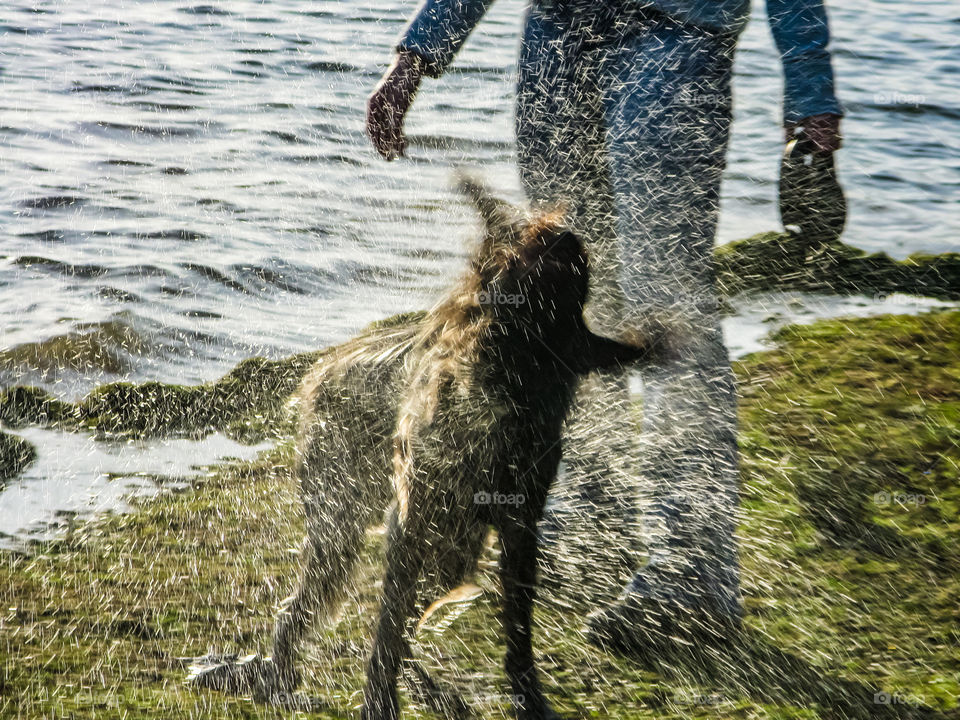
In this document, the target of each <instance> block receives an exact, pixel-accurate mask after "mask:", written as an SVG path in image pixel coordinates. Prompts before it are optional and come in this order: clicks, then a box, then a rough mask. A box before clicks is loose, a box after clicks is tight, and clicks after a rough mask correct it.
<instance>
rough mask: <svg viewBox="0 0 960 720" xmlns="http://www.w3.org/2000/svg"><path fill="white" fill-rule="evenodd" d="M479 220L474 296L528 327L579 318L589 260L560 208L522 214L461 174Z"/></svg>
mask: <svg viewBox="0 0 960 720" xmlns="http://www.w3.org/2000/svg"><path fill="white" fill-rule="evenodd" d="M460 188H461V190H462V191H463V192H464V193H465V194H466V195H467V196H468V197H469V198H470V199H471V200H472V202H473V204H474V206H475V207H476V208H477V211H478V212H479V213H480V216H481V218H482V219H483V222H484V233H483V240H482V241H481V243H480V245H479V247H478V248H477V250H476V252H475V253H474V256H473V258H472V272H473V273H474V274H475V277H476V288H477V302H478V303H479V304H480V305H481V307H482V309H483V310H484V312H485V313H489V314H490V315H491V316H492V317H494V318H497V319H499V320H500V321H510V320H513V321H515V322H518V323H522V324H523V325H525V326H527V328H528V329H530V330H534V331H537V330H543V331H545V330H548V329H555V328H556V327H557V326H558V325H559V326H563V325H567V324H570V323H574V322H580V321H581V316H582V314H583V307H584V304H585V303H586V300H587V286H588V272H589V261H588V257H587V252H586V249H585V248H584V244H583V241H582V240H581V239H580V237H579V236H577V235H576V234H575V233H574V232H572V231H571V230H570V229H569V228H567V227H566V226H565V224H564V215H565V213H564V211H563V210H562V209H555V210H552V211H547V212H538V213H533V214H526V213H523V212H521V211H519V210H518V209H517V208H515V207H513V206H512V205H510V204H509V203H506V202H504V201H502V200H499V199H497V198H494V197H493V196H491V195H490V194H489V192H488V191H487V190H486V188H485V187H484V186H483V185H481V184H479V183H477V182H476V181H474V180H470V179H461V181H460Z"/></svg>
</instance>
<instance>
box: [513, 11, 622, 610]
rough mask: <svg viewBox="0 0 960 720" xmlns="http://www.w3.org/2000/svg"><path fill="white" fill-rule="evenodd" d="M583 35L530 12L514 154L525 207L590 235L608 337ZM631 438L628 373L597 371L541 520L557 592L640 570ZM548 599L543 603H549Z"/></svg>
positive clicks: (598, 137)
mask: <svg viewBox="0 0 960 720" xmlns="http://www.w3.org/2000/svg"><path fill="white" fill-rule="evenodd" d="M584 39H585V33H583V32H578V31H577V30H576V28H574V27H572V23H571V21H570V19H569V18H567V19H565V18H563V17H562V16H558V15H557V14H555V13H549V12H548V13H544V12H541V11H538V10H537V9H534V10H532V11H531V14H530V16H529V18H528V21H527V24H526V30H525V33H524V38H523V44H522V46H521V56H520V63H519V81H518V92H517V152H518V163H519V167H520V179H521V182H522V183H523V187H524V190H525V192H526V194H527V197H528V198H529V200H530V202H531V203H532V204H533V205H535V206H536V205H541V206H550V205H552V204H557V203H562V204H564V205H565V206H567V207H568V208H569V214H570V220H571V224H572V225H573V227H574V229H575V230H576V231H577V232H578V233H579V234H580V235H581V236H583V237H584V238H585V240H586V243H587V246H588V249H589V252H590V263H591V272H590V283H591V287H590V303H589V307H588V310H587V312H588V315H589V316H590V317H591V321H592V322H593V323H594V325H595V329H596V330H597V331H598V332H602V327H603V326H604V325H605V324H609V318H614V317H617V316H618V315H619V314H620V313H621V307H622V303H620V301H619V298H618V293H619V288H618V286H617V283H616V280H617V278H618V277H619V270H618V258H617V254H616V252H615V237H616V233H615V221H614V218H615V215H614V203H613V197H612V195H611V193H610V183H609V179H608V168H607V157H606V150H605V139H604V129H603V128H604V109H603V95H602V90H601V87H600V85H599V83H598V80H599V76H600V70H601V65H602V56H603V52H602V50H601V49H598V48H596V47H594V48H586V47H584ZM604 319H607V320H608V322H606V323H605V322H604ZM636 433H637V428H636V426H635V424H634V422H633V419H632V416H631V412H630V399H629V393H628V389H627V379H626V376H625V374H624V373H622V372H621V373H595V374H593V375H591V376H590V377H589V378H588V379H587V380H586V381H585V382H584V383H583V384H582V386H581V388H580V391H579V392H578V395H577V401H576V403H575V406H574V408H573V410H572V412H571V419H570V421H569V422H568V424H567V427H566V429H565V433H564V457H563V464H562V468H561V472H560V475H559V476H558V478H557V480H556V481H555V482H554V486H553V488H552V489H551V491H550V497H549V500H548V504H547V508H546V510H545V516H544V520H543V521H542V522H541V525H540V536H541V548H542V550H541V558H542V560H541V578H540V582H541V585H544V586H546V587H547V588H548V589H553V590H557V589H559V588H562V592H557V593H555V596H556V598H557V599H561V598H562V602H564V603H569V602H570V601H571V600H573V601H574V603H575V604H577V605H580V606H591V605H594V606H595V603H596V602H598V601H600V600H601V599H606V600H611V599H613V598H615V597H616V595H617V594H618V593H619V592H620V590H621V589H622V588H623V585H624V583H625V582H627V581H628V580H629V578H630V576H631V574H632V571H633V570H634V569H635V559H634V557H635V553H636V551H637V545H636V541H635V539H636V537H637V536H638V532H637V528H636V527H635V526H633V525H631V524H630V523H629V522H628V521H627V518H628V517H629V516H630V512H631V510H632V508H631V507H630V503H628V502H627V499H628V498H629V497H630V495H631V493H630V492H629V490H628V489H629V488H630V487H631V486H632V485H633V481H632V473H631V472H629V471H630V470H632V467H631V463H630V462H629V457H630V455H631V453H630V447H631V446H632V445H633V444H635V436H636ZM631 547H632V548H633V552H630V551H629V550H630V548H631ZM552 595H553V594H551V593H541V598H543V599H544V600H546V601H548V602H549V601H550V600H551V597H552Z"/></svg>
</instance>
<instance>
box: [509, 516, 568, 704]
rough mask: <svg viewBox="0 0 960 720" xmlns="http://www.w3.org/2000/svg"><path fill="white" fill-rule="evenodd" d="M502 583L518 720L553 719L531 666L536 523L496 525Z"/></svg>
mask: <svg viewBox="0 0 960 720" xmlns="http://www.w3.org/2000/svg"><path fill="white" fill-rule="evenodd" d="M499 525H500V527H499V531H500V543H501V549H502V552H501V555H500V577H501V582H502V584H503V629H504V633H505V634H506V642H507V656H506V670H507V676H508V677H509V678H510V684H511V688H512V691H513V698H512V700H513V706H514V710H515V712H516V715H517V718H519V720H545V719H551V718H556V717H557V716H556V714H555V713H554V712H553V710H552V709H551V708H550V706H549V705H548V704H547V701H546V699H545V698H544V696H543V692H542V691H541V689H540V679H539V677H538V676H537V671H536V668H535V667H534V663H533V648H532V645H531V619H532V614H533V601H534V596H535V592H536V567H537V535H536V523H535V522H528V519H527V518H526V517H509V516H508V517H507V518H506V519H505V520H504V521H503V522H501V523H499Z"/></svg>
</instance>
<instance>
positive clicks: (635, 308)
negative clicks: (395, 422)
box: [516, 0, 740, 616]
mask: <svg viewBox="0 0 960 720" xmlns="http://www.w3.org/2000/svg"><path fill="white" fill-rule="evenodd" d="M597 5H603V4H598V3H592V6H594V7H591V4H587V3H583V4H582V7H581V8H580V9H578V8H577V2H575V1H574V2H571V1H570V0H567V2H564V3H562V6H561V4H560V3H558V5H557V6H556V7H552V8H545V7H543V6H542V5H536V4H535V6H534V7H533V8H532V9H531V11H530V14H529V16H528V18H527V23H526V29H525V32H524V38H523V45H522V49H521V56H520V66H519V83H518V93H517V96H518V103H517V126H516V127H517V141H518V149H519V150H518V151H519V164H520V174H521V180H522V182H523V185H524V189H525V190H526V192H527V195H528V197H529V198H530V200H531V201H532V202H533V203H534V204H544V205H550V204H555V203H558V202H562V203H565V204H566V205H567V206H568V207H569V209H570V215H571V222H572V224H573V226H574V228H575V229H576V230H578V231H579V232H580V233H581V234H582V235H583V236H584V237H585V238H586V240H587V243H588V247H589V248H590V253H591V268H592V270H591V298H590V303H589V307H588V310H587V314H588V320H589V322H590V323H591V325H592V326H593V329H594V330H595V331H597V332H599V333H601V334H607V335H613V334H616V333H617V332H618V330H620V329H622V328H623V327H634V328H642V327H643V326H644V325H645V323H647V322H648V321H650V320H651V319H656V320H658V321H660V322H667V323H668V324H669V325H670V326H671V327H672V328H673V329H674V330H675V332H676V336H677V338H678V340H677V342H678V351H679V352H678V358H677V359H676V360H675V361H671V362H669V363H668V364H665V365H661V366H657V367H651V368H644V370H643V371H642V380H643V389H644V392H643V420H642V432H641V433H640V440H639V442H638V441H637V439H636V438H637V433H636V429H635V427H634V426H633V423H632V421H631V419H630V416H631V413H630V404H629V396H628V392H629V391H628V386H627V382H626V379H625V378H624V377H623V376H622V374H621V376H619V377H618V376H616V375H608V376H605V377H601V376H596V377H593V378H591V379H589V380H588V381H587V382H586V383H585V384H584V386H583V387H582V389H581V392H580V394H579V397H578V404H577V407H576V408H575V412H574V415H573V419H572V420H571V422H570V423H569V429H568V432H567V436H566V444H565V454H564V463H565V466H566V468H567V470H566V473H565V475H564V476H563V477H562V478H561V480H559V481H558V487H557V489H556V492H555V493H554V498H553V500H552V502H551V504H550V506H549V510H550V512H549V515H548V518H547V525H552V526H554V528H556V527H559V528H560V529H559V531H557V533H558V537H557V539H556V543H557V547H551V545H552V543H549V542H548V547H547V548H546V554H547V555H548V556H549V555H550V553H551V552H554V553H563V555H564V557H563V558H562V562H560V563H559V564H560V565H564V566H566V567H567V568H568V569H569V568H570V567H572V566H576V565H577V564H578V563H580V564H581V565H582V566H583V575H584V577H580V578H573V580H574V582H573V585H574V586H575V588H584V587H588V586H590V585H591V582H590V580H589V578H587V577H586V576H587V575H588V574H590V572H591V571H593V572H594V574H596V572H599V571H597V570H595V568H597V567H598V564H600V565H602V561H601V559H600V555H602V554H609V551H610V549H621V550H622V549H623V548H624V547H629V546H630V543H631V540H632V538H631V537H630V536H629V534H630V532H631V530H630V528H631V517H632V515H633V514H636V510H637V508H642V509H643V521H644V525H645V526H644V532H643V542H644V544H645V545H646V548H647V552H648V560H647V563H646V564H645V565H644V566H643V567H642V568H640V569H639V570H636V568H637V565H638V564H639V562H638V559H637V557H636V555H634V556H633V558H632V563H633V565H632V570H634V571H636V572H632V575H633V579H632V580H631V581H630V582H629V584H628V585H627V589H626V592H635V593H640V594H642V595H646V596H649V597H651V598H654V599H657V600H663V601H667V602H674V603H679V604H680V605H682V606H684V607H691V608H695V609H702V610H705V611H708V612H711V613H720V614H723V615H725V616H739V614H740V594H739V564H738V559H737V548H736V541H735V539H734V530H735V527H736V515H737V508H738V467H737V445H736V410H737V407H736V390H735V386H734V381H733V376H732V373H731V370H730V363H729V359H728V356H727V351H726V348H725V346H724V343H723V335H722V331H721V328H720V312H719V306H718V302H717V293H716V288H715V281H714V272H713V266H712V249H713V244H714V236H715V233H716V225H717V218H718V214H719V189H720V179H721V174H722V171H723V167H724V162H725V154H726V146H727V138H728V133H729V126H730V118H731V109H730V105H731V97H730V79H731V74H732V67H731V66H732V61H733V53H734V47H735V39H734V38H733V37H730V36H722V35H713V34H709V33H707V32H705V31H703V30H700V29H695V28H691V27H687V26H684V25H681V24H679V23H678V22H676V21H673V20H670V19H668V18H666V17H663V16H656V15H648V16H646V17H644V18H643V20H642V22H639V23H638V22H635V18H634V21H631V22H624V20H623V18H624V13H623V12H622V11H616V10H614V11H612V12H609V13H608V14H607V15H606V16H601V15H599V14H598V13H599V12H602V10H599V9H597V8H596V7H595V6H597ZM631 511H633V513H632V512H631ZM565 536H567V537H573V538H576V537H579V538H580V540H581V541H580V542H579V543H578V542H574V543H573V544H568V545H566V546H565V545H564V537H565ZM604 536H608V539H609V541H610V542H609V543H608V545H610V547H608V548H606V549H603V545H604V542H603V541H602V538H603V537H604ZM584 540H585V542H584ZM598 545H599V546H600V547H599V548H598V547H597V546H598ZM564 547H565V549H563V550H560V549H558V548H564ZM601 574H605V575H608V574H609V573H608V572H607V571H606V570H604V571H603V572H602V573H601ZM595 579H596V578H594V580H595ZM595 584H596V583H593V585H594V586H595ZM575 588H574V590H575ZM618 589H619V588H618Z"/></svg>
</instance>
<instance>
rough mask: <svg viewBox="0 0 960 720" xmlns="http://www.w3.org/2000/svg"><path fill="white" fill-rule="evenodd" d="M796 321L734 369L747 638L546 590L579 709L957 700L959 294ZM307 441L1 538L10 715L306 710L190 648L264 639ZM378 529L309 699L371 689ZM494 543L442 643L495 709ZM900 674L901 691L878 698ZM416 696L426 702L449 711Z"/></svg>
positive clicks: (935, 710)
mask: <svg viewBox="0 0 960 720" xmlns="http://www.w3.org/2000/svg"><path fill="white" fill-rule="evenodd" d="M777 342H778V344H779V345H778V348H777V349H775V350H773V351H770V352H764V353H758V354H756V355H753V356H750V357H748V358H746V359H745V360H744V361H742V362H741V363H738V364H737V367H736V370H737V374H738V377H739V380H740V390H741V426H742V429H741V435H740V438H741V447H742V450H743V469H742V485H743V488H742V490H743V502H742V505H743V516H742V520H741V525H740V531H739V534H740V539H741V558H742V562H743V589H744V594H745V605H746V610H747V618H746V627H747V629H746V632H745V635H744V639H743V641H742V642H740V643H738V644H736V645H732V646H723V647H719V648H707V647H699V648H689V649H686V650H684V649H682V648H680V649H678V650H677V651H676V652H674V653H672V654H657V655H656V656H652V657H648V658H645V659H638V658H634V659H624V658H619V657H616V656H613V655H609V654H606V653H604V652H602V651H601V650H599V649H596V648H594V647H593V646H592V645H590V644H588V643H586V642H585V641H584V638H583V636H582V634H581V632H580V628H581V627H582V623H583V618H580V617H572V616H570V615H569V614H564V613H560V612H558V611H556V610H555V609H552V608H551V607H546V606H544V607H541V608H539V609H538V613H537V622H538V631H537V635H536V641H535V644H536V647H537V651H538V654H539V655H540V658H541V668H542V670H543V672H544V678H545V680H544V682H545V685H546V689H547V692H548V693H549V694H550V696H551V698H552V699H553V700H554V702H555V704H556V705H557V707H558V709H559V710H560V711H561V712H562V713H564V715H565V716H569V717H585V718H678V719H679V718H721V719H731V720H732V719H733V718H797V719H799V718H805V719H817V718H822V719H826V718H875V717H917V718H935V717H936V718H957V717H960V710H958V698H960V653H958V650H957V649H958V647H960V632H958V629H957V628H958V627H960V610H958V608H960V551H958V548H960V520H958V518H960V513H958V510H960V472H958V467H960V450H958V447H957V442H956V438H957V437H958V427H960V388H958V383H957V382H956V378H957V377H958V376H960V313H936V314H929V315H922V316H918V317H899V316H898V317H892V316H886V317H880V318H871V319H867V320H836V321H829V322H822V323H818V324H815V325H812V326H803V327H791V328H787V329H785V330H783V331H781V332H780V333H779V334H778V336H777ZM267 368H268V366H265V365H262V364H260V363H253V364H250V365H247V366H245V367H244V369H243V371H242V372H241V373H238V374H237V376H235V377H236V378H237V381H238V382H241V383H243V382H250V381H251V379H253V381H254V384H256V383H257V382H258V381H257V380H256V378H261V379H265V378H267V375H265V374H264V373H269V372H270V371H269V370H268V369H267ZM272 382H273V380H270V381H266V380H265V384H261V385H260V387H269V386H270V383H272ZM117 397H119V395H118V396H117ZM136 397H137V396H134V397H133V399H134V400H136ZM128 399H131V398H130V397H129V396H128ZM291 456H292V448H291V446H290V444H289V442H286V443H281V444H280V445H279V446H278V447H277V448H275V449H274V450H272V451H270V452H269V453H266V454H264V455H263V456H262V457H261V458H260V459H258V460H257V461H255V462H253V463H249V464H235V465H230V466H227V467H223V468H221V469H219V470H218V471H217V472H215V473H214V474H212V475H210V476H208V477H205V478H203V479H202V480H198V481H197V483H196V484H195V486H194V487H192V488H191V489H189V490H187V491H185V492H182V493H179V494H174V495H166V496H162V497H159V498H156V499H153V500H141V501H137V502H136V509H135V511H134V512H132V513H129V514H125V515H111V516H106V517H102V518H100V519H98V520H96V521H94V522H92V523H90V524H87V525H84V526H81V527H79V528H77V529H75V530H73V531H72V534H71V535H69V536H68V537H67V538H65V539H63V540H61V541H58V542H55V543H51V544H47V545H43V546H40V547H38V548H37V552H36V553H35V554H33V555H30V556H25V555H18V554H13V553H0V716H6V717H36V716H51V715H56V716H72V717H78V718H85V717H91V718H92V717H101V716H104V715H112V716H119V715H122V714H123V713H126V714H128V715H129V716H132V717H141V718H149V717H158V718H161V717H162V718H166V717H170V716H195V717H200V716H203V717H228V718H252V717H257V718H260V717H270V718H273V717H289V716H290V713H289V712H287V711H282V710H278V709H272V708H266V707H263V706H259V705H256V704H254V703H252V702H251V701H249V700H248V699H243V698H230V697H225V696H223V695H220V694H217V693H210V692H196V691H193V690H191V689H190V688H188V687H185V686H184V685H183V684H182V679H183V677H184V676H185V670H184V668H183V666H182V663H181V662H180V661H178V659H177V658H179V657H183V656H195V655H201V654H204V653H206V652H209V651H211V650H216V651H236V652H251V651H258V650H259V651H265V650H268V648H266V647H265V644H266V643H267V642H268V638H269V635H270V631H271V628H272V622H273V614H274V611H275V608H276V604H277V603H278V602H279V601H280V599H281V598H283V597H284V596H285V595H286V594H287V593H288V592H289V589H290V588H291V586H292V584H293V582H294V578H295V575H296V564H297V555H296V554H295V552H293V550H294V549H295V548H296V547H297V546H298V545H299V538H300V536H301V534H302V531H303V521H302V518H301V516H300V511H299V503H298V501H297V499H296V497H295V492H294V489H293V482H292V479H291V477H290V475H289V469H288V468H289V466H290V461H291ZM884 493H885V494H886V495H884ZM887 496H889V497H887ZM920 498H922V500H920ZM381 546H382V537H381V536H379V535H377V534H375V533H372V534H371V535H370V536H369V537H368V542H367V547H366V550H365V559H366V561H365V562H364V563H363V565H362V567H361V569H360V578H359V582H358V585H357V589H356V590H355V591H354V593H353V595H352V596H351V597H350V598H349V601H348V603H347V610H346V611H345V613H344V614H343V616H342V617H341V618H340V619H339V620H338V622H337V624H336V625H335V626H334V627H333V628H328V629H324V630H323V631H321V633H320V637H319V639H318V640H317V641H316V643H315V644H314V645H313V647H312V648H311V649H310V651H309V653H308V661H307V663H306V664H305V666H304V669H305V671H306V672H307V677H306V678H305V687H306V691H307V692H308V693H310V695H311V696H315V697H318V698H321V699H322V700H323V705H322V706H321V705H320V704H318V705H317V708H316V709H317V712H315V713H310V714H309V715H310V716H311V717H318V718H334V717H344V716H348V715H349V712H350V709H351V708H353V707H355V706H356V704H357V703H358V702H359V695H358V693H359V691H360V689H361V687H362V674H363V661H364V655H365V653H366V647H367V644H368V640H367V638H368V637H369V632H370V629H371V623H372V618H373V616H374V612H375V606H376V601H377V588H376V581H377V580H378V578H379V576H380V569H379V558H380V555H381V551H382V547H381ZM491 560H492V558H488V559H487V561H486V562H485V563H484V565H483V568H482V571H481V575H480V577H479V579H478V582H479V584H480V586H481V587H482V588H483V589H484V591H485V592H484V594H483V596H481V598H480V599H479V600H477V601H475V602H474V603H473V604H472V605H471V606H470V607H469V609H467V610H466V611H465V612H464V613H463V614H462V615H461V616H459V617H458V618H457V619H456V620H455V621H453V623H452V625H451V626H450V627H449V629H447V630H446V631H445V632H443V633H440V634H436V633H431V632H426V633H425V634H424V636H423V638H422V643H423V647H424V652H425V653H427V654H428V655H429V656H430V657H434V658H442V661H440V662H439V664H440V665H441V666H442V667H443V670H442V674H443V675H444V676H445V677H447V678H450V679H453V680H454V681H455V682H456V684H457V685H458V686H459V687H460V688H461V690H462V691H463V692H464V694H465V695H466V696H467V697H468V699H469V700H470V702H471V704H473V705H474V706H476V707H477V708H478V710H479V711H480V714H481V716H484V717H489V716H493V717H502V716H504V714H505V712H506V697H505V693H506V692H507V690H506V685H505V680H504V677H503V673H502V670H501V669H500V666H501V662H502V651H503V648H502V643H501V641H500V638H499V632H500V631H499V624H498V623H497V621H496V606H497V602H498V599H497V596H496V584H497V583H496V578H495V574H494V572H493V570H492V564H491ZM454 668H456V671H455V670H454ZM881 690H882V691H886V692H888V693H890V698H891V703H890V704H874V702H873V699H874V693H877V692H879V691H881ZM405 697H406V700H405V702H406V703H407V709H408V714H407V715H406V717H410V718H425V717H429V714H428V713H427V712H426V710H425V709H424V708H423V707H422V706H420V705H419V704H418V703H416V702H414V701H413V700H412V699H410V696H409V694H406V693H405ZM331 708H334V709H339V710H334V709H331Z"/></svg>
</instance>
